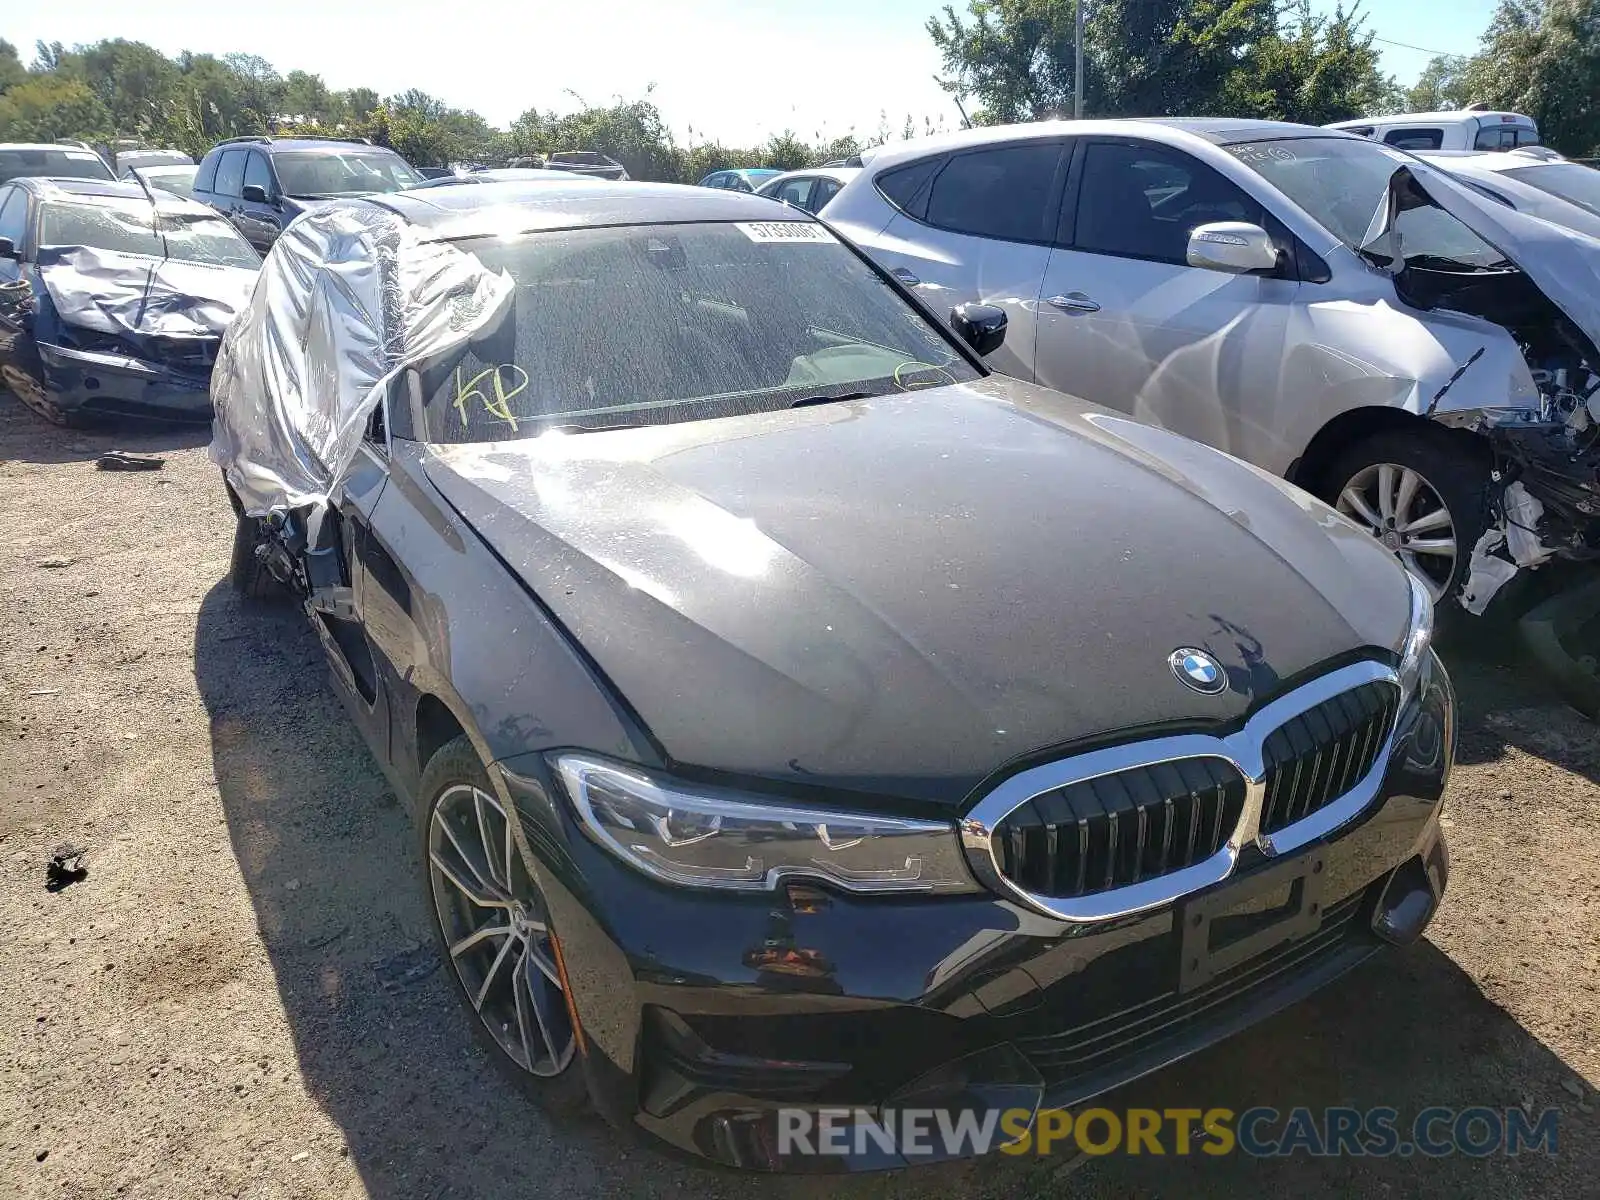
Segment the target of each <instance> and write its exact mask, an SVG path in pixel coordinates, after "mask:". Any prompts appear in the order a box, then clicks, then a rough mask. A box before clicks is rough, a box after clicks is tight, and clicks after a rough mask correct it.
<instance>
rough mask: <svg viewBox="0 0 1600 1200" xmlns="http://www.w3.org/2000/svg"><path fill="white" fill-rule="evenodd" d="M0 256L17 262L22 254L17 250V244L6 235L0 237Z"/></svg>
mask: <svg viewBox="0 0 1600 1200" xmlns="http://www.w3.org/2000/svg"><path fill="white" fill-rule="evenodd" d="M0 258H9V259H11V260H12V261H13V262H17V261H19V260H20V259H21V258H22V255H21V254H20V253H19V252H18V251H17V244H16V243H15V242H13V241H12V240H11V239H10V238H8V237H0Z"/></svg>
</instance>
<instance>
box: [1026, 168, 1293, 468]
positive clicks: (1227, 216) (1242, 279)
mask: <svg viewBox="0 0 1600 1200" xmlns="http://www.w3.org/2000/svg"><path fill="white" fill-rule="evenodd" d="M1073 157H1074V161H1073V166H1072V171H1071V178H1070V179H1069V181H1068V184H1067V191H1068V195H1069V197H1070V199H1069V202H1068V204H1066V205H1064V206H1063V210H1062V214H1061V222H1060V226H1059V229H1058V232H1057V242H1058V245H1057V248H1056V249H1055V250H1054V251H1053V252H1052V253H1051V255H1050V262H1049V267H1048V270H1047V271H1046V273H1045V277H1044V289H1043V292H1042V293H1041V298H1040V304H1039V327H1038V354H1037V360H1036V361H1037V372H1036V379H1037V381H1038V382H1039V383H1042V384H1045V385H1046V386H1048V387H1052V388H1056V389H1058V390H1060V391H1064V392H1069V393H1071V394H1073V395H1077V396H1081V397H1083V398H1084V399H1086V400H1091V401H1093V402H1095V403H1096V404H1101V405H1104V406H1106V407H1107V408H1113V409H1119V410H1121V411H1123V412H1126V413H1128V414H1130V415H1132V416H1134V417H1137V418H1138V419H1139V420H1141V421H1145V422H1148V423H1150V424H1154V425H1160V426H1163V427H1165V428H1167V429H1172V430H1176V431H1177V432H1179V433H1182V434H1185V435H1186V436H1188V437H1192V438H1196V439H1198V440H1199V441H1202V442H1206V443H1208V444H1210V445H1212V446H1216V447H1218V448H1220V449H1223V450H1227V451H1229V452H1230V453H1233V454H1237V455H1239V456H1240V457H1242V458H1246V459H1251V458H1254V457H1256V455H1255V454H1254V453H1253V451H1254V450H1256V449H1257V448H1259V446H1260V445H1261V443H1262V441H1263V439H1268V440H1270V438H1271V436H1272V435H1271V433H1270V428H1271V425H1272V421H1271V415H1272V410H1273V408H1274V407H1275V406H1276V404H1277V402H1278V377H1279V372H1280V370H1281V367H1282V363H1283V357H1284V348H1285V343H1286V339H1287V335H1288V329H1289V323H1290V318H1291V316H1292V308H1293V305H1294V304H1295V301H1296V298H1297V295H1298V291H1299V287H1300V285H1299V283H1298V281H1297V279H1296V278H1294V277H1293V271H1292V269H1287V270H1286V271H1285V275H1286V276H1287V277H1283V278H1265V277H1261V276H1256V275H1232V274H1226V273H1224V272H1221V271H1215V270H1209V269H1205V268H1201V267H1191V266H1189V265H1188V262H1187V256H1186V250H1187V245H1188V239H1189V232H1190V230H1192V229H1193V228H1194V227H1195V226H1197V225H1203V224H1208V223H1211V222H1215V221H1249V222H1251V223H1252V224H1258V225H1259V224H1263V223H1265V224H1266V225H1267V227H1268V231H1269V232H1270V233H1273V235H1274V237H1275V239H1276V240H1278V241H1279V244H1280V246H1285V243H1287V245H1286V247H1285V248H1287V249H1288V250H1289V252H1290V253H1289V254H1288V255H1286V256H1280V257H1283V258H1286V259H1288V260H1289V261H1292V259H1293V241H1292V238H1291V237H1290V235H1289V234H1288V231H1287V230H1285V229H1283V227H1282V226H1281V225H1280V224H1279V223H1278V222H1277V220H1276V219H1275V218H1273V217H1271V216H1270V215H1269V214H1267V213H1265V212H1264V210H1263V209H1262V206H1261V204H1260V203H1259V202H1258V201H1256V200H1255V199H1254V198H1253V197H1251V196H1249V195H1248V194H1246V193H1245V192H1244V191H1243V189H1241V188H1240V187H1239V186H1238V185H1236V184H1234V183H1233V182H1232V181H1231V180H1229V179H1227V178H1226V177H1225V176H1223V175H1222V174H1221V172H1219V171H1217V170H1216V169H1214V168H1213V167H1211V166H1209V165H1208V164H1206V163H1203V162H1201V161H1200V160H1199V159H1198V158H1196V157H1194V156H1193V155H1191V154H1189V153H1187V152H1186V151H1184V150H1181V149H1178V148H1176V147H1172V146H1167V145H1164V144H1161V143H1157V142H1151V141H1146V140H1143V139H1132V138H1102V137H1096V138H1085V139H1083V141H1082V143H1081V144H1080V145H1079V146H1078V148H1077V150H1076V152H1075V154H1074V156H1073Z"/></svg>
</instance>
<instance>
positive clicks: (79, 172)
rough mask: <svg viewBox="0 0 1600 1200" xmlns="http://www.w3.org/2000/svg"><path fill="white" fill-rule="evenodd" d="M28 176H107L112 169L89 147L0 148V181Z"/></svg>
mask: <svg viewBox="0 0 1600 1200" xmlns="http://www.w3.org/2000/svg"><path fill="white" fill-rule="evenodd" d="M27 175H51V176H54V177H56V178H58V179H62V178H66V179H110V178H111V177H112V176H111V169H110V168H109V167H107V166H106V164H105V163H103V162H101V161H100V156H99V155H97V154H95V153H94V152H93V151H91V150H73V149H70V148H67V147H63V148H62V149H60V150H0V183H5V182H7V181H8V180H12V179H21V178H23V177H24V176H27Z"/></svg>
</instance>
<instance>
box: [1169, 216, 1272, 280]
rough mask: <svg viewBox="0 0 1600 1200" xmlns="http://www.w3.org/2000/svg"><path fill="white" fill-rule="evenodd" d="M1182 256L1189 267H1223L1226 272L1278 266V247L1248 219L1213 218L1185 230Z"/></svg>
mask: <svg viewBox="0 0 1600 1200" xmlns="http://www.w3.org/2000/svg"><path fill="white" fill-rule="evenodd" d="M1185 257H1186V258H1187V259H1188V261H1189V265H1190V266H1191V267H1204V268H1205V269H1206V270H1208V271H1225V272H1227V273H1228V274H1229V275H1248V274H1250V273H1251V272H1252V271H1272V270H1276V269H1277V266H1278V248H1277V247H1276V246H1274V245H1273V244H1272V238H1271V236H1270V235H1269V234H1268V233H1267V231H1266V230H1265V229H1263V228H1261V226H1259V225H1252V224H1250V222H1248V221H1213V222H1212V223H1211V224H1209V225H1196V226H1195V227H1194V228H1193V229H1191V230H1190V231H1189V248H1188V252H1187V254H1186V255H1185Z"/></svg>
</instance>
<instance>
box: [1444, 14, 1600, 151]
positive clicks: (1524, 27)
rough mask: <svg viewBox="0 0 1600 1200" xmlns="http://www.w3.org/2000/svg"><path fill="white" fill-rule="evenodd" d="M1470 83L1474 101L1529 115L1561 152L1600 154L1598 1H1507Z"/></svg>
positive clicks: (1469, 74)
mask: <svg viewBox="0 0 1600 1200" xmlns="http://www.w3.org/2000/svg"><path fill="white" fill-rule="evenodd" d="M1466 80H1467V83H1468V86H1469V87H1470V89H1471V91H1472V93H1473V99H1474V100H1481V101H1483V102H1485V103H1487V104H1489V105H1491V106H1492V107H1495V108H1505V109H1511V110H1513V111H1516V112H1523V113H1527V114H1528V115H1529V116H1531V117H1533V118H1534V119H1535V120H1536V121H1538V122H1539V128H1540V131H1541V133H1542V134H1543V137H1544V140H1545V141H1547V142H1549V143H1550V144H1551V145H1553V146H1555V147H1557V148H1558V149H1561V150H1564V151H1565V152H1566V153H1568V154H1572V155H1577V156H1584V157H1587V156H1590V155H1592V154H1594V153H1596V152H1597V151H1600V104H1597V103H1596V101H1595V97H1596V96H1597V95H1600V0H1502V3H1501V5H1500V8H1499V9H1498V10H1497V11H1496V13H1495V15H1494V18H1493V19H1492V20H1491V21H1490V23H1489V29H1488V32H1487V33H1485V35H1484V40H1483V49H1482V50H1481V51H1480V52H1479V53H1478V54H1477V55H1476V56H1475V57H1474V58H1473V60H1472V62H1471V64H1470V65H1469V66H1468V68H1467V71H1466Z"/></svg>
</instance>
